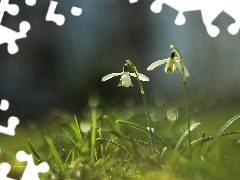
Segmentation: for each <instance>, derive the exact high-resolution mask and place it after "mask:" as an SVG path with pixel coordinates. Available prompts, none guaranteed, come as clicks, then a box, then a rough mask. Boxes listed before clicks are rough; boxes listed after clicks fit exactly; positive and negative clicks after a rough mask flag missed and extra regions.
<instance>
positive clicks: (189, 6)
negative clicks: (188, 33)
mask: <svg viewBox="0 0 240 180" xmlns="http://www.w3.org/2000/svg"><path fill="white" fill-rule="evenodd" d="M163 4H166V5H168V6H170V7H172V8H173V9H175V10H177V11H178V12H179V13H178V15H177V17H176V19H175V24H177V25H183V24H184V23H185V22H186V19H185V17H184V15H183V13H184V12H188V11H196V10H200V11H201V14H202V19H203V23H204V25H205V27H206V30H207V32H208V34H209V35H210V36H211V37H216V36H217V35H218V34H219V32H220V29H219V28H218V27H217V26H215V25H213V24H212V22H213V21H214V19H215V18H216V17H217V16H218V15H219V14H220V13H221V12H225V13H227V14H228V15H229V16H231V17H232V18H234V19H235V23H233V24H231V25H229V27H228V32H229V33H230V34H232V35H235V34H237V33H238V31H239V29H240V11H239V6H240V1H239V0H210V1H206V0H205V1H202V0H155V1H154V2H153V3H152V4H151V7H150V9H151V11H152V12H154V13H160V12H161V10H162V5H163Z"/></svg>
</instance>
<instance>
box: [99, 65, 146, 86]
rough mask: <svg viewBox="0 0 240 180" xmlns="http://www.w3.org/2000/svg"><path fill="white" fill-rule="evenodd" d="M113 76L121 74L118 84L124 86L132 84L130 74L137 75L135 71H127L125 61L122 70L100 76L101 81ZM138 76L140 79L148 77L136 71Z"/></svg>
mask: <svg viewBox="0 0 240 180" xmlns="http://www.w3.org/2000/svg"><path fill="white" fill-rule="evenodd" d="M114 76H121V78H120V83H119V86H124V87H130V86H132V81H131V77H130V76H133V77H137V76H136V74H135V73H129V72H128V64H127V63H126V64H125V65H124V66H123V72H121V73H111V74H108V75H106V76H104V77H103V78H102V81H107V80H108V79H111V78H112V77H114ZM138 77H139V79H140V80H141V81H149V78H148V77H147V76H145V75H143V74H140V73H138Z"/></svg>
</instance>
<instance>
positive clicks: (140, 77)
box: [129, 73, 149, 81]
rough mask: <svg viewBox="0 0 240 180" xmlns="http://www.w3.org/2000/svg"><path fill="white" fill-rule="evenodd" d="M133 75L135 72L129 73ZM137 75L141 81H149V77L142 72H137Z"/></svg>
mask: <svg viewBox="0 0 240 180" xmlns="http://www.w3.org/2000/svg"><path fill="white" fill-rule="evenodd" d="M129 74H130V75H131V76H133V77H137V76H136V74H135V73H129ZM138 77H139V79H140V80H141V81H149V78H148V77H147V76H145V75H144V74H141V73H138Z"/></svg>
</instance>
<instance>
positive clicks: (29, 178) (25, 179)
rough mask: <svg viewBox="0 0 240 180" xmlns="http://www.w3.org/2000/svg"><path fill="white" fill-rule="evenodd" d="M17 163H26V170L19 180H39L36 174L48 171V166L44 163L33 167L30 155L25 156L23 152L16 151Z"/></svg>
mask: <svg viewBox="0 0 240 180" xmlns="http://www.w3.org/2000/svg"><path fill="white" fill-rule="evenodd" d="M16 158H17V160H18V161H21V162H25V161H27V165H26V168H25V170H24V172H23V174H22V178H21V180H40V178H39V176H38V173H44V172H48V171H49V165H48V163H46V162H41V163H40V164H39V165H35V164H34V161H33V157H32V155H31V154H27V153H26V152H24V151H18V152H17V154H16Z"/></svg>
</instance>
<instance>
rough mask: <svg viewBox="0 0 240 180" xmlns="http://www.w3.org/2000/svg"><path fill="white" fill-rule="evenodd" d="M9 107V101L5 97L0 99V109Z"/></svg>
mask: <svg viewBox="0 0 240 180" xmlns="http://www.w3.org/2000/svg"><path fill="white" fill-rule="evenodd" d="M8 108H9V102H8V101H7V100H6V99H2V100H1V104H0V109H1V110H2V111H6V110H8Z"/></svg>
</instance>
